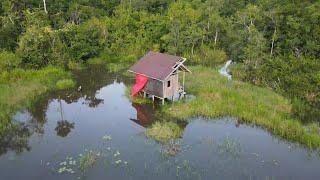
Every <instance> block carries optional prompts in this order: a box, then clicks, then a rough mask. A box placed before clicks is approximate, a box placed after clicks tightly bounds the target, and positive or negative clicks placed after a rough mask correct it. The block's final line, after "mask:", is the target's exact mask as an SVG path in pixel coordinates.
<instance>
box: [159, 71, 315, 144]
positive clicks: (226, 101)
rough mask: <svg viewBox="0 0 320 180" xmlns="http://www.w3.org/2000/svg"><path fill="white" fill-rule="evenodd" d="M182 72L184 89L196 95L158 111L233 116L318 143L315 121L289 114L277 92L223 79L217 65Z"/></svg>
mask: <svg viewBox="0 0 320 180" xmlns="http://www.w3.org/2000/svg"><path fill="white" fill-rule="evenodd" d="M191 70H192V72H193V73H192V74H190V75H188V76H186V91H187V92H188V93H189V94H193V95H195V96H196V98H195V99H194V100H192V101H190V102H178V103H174V104H167V105H165V106H164V108H163V109H162V113H165V114H167V115H168V116H171V117H173V118H178V119H182V120H187V119H189V118H191V117H198V116H203V117H207V118H216V117H221V116H234V117H237V118H239V119H241V120H242V121H244V122H247V123H253V124H255V125H259V126H261V127H264V128H266V129H267V130H269V131H271V132H272V133H274V134H276V135H278V136H280V137H282V138H284V139H287V140H291V141H294V142H299V143H301V144H303V145H306V146H308V147H309V148H319V147H320V134H319V124H317V123H313V124H308V125H303V124H302V123H301V122H300V121H298V120H297V119H294V118H292V117H291V104H290V102H289V100H288V99H286V98H284V97H283V96H280V95H279V94H277V93H275V92H273V91H271V90H269V89H266V88H260V87H257V86H254V85H251V84H248V83H243V82H240V81H236V80H227V79H226V78H225V77H222V76H221V75H219V73H218V71H217V69H211V68H206V67H200V66H195V67H192V68H191Z"/></svg>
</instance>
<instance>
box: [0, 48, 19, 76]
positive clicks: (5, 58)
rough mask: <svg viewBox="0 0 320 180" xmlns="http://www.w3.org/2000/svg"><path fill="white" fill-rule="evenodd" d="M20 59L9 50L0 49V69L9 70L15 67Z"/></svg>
mask: <svg viewBox="0 0 320 180" xmlns="http://www.w3.org/2000/svg"><path fill="white" fill-rule="evenodd" d="M20 63H21V59H20V58H19V57H17V56H16V55H15V54H14V53H12V52H9V51H0V71H9V70H13V69H14V68H17V67H18V66H19V65H20Z"/></svg>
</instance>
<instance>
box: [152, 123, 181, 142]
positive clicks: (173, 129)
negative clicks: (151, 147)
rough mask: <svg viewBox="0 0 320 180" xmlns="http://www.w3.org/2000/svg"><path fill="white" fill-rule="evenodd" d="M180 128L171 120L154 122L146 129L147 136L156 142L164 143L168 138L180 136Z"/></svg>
mask: <svg viewBox="0 0 320 180" xmlns="http://www.w3.org/2000/svg"><path fill="white" fill-rule="evenodd" d="M182 132H183V131H182V130H181V128H180V127H179V126H178V125H177V124H175V123H173V122H155V123H154V124H153V125H152V126H151V127H150V128H148V129H147V133H146V134H147V136H148V137H150V138H153V139H155V140H156V141H158V142H161V143H166V142H168V141H169V140H170V139H177V138H180V137H181V135H182Z"/></svg>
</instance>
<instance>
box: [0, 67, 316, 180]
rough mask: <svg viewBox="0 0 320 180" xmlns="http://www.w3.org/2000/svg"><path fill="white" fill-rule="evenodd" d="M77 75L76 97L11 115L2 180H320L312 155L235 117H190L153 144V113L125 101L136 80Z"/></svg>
mask: <svg viewBox="0 0 320 180" xmlns="http://www.w3.org/2000/svg"><path fill="white" fill-rule="evenodd" d="M74 76H75V78H76V79H77V82H78V85H81V86H82V91H81V92H78V91H76V90H70V91H58V92H52V93H49V94H46V95H44V96H42V97H40V98H39V100H37V101H36V102H35V104H34V106H33V107H32V108H30V109H25V110H22V111H19V112H17V113H16V114H15V116H14V117H13V120H14V121H15V122H16V123H17V128H15V131H14V132H12V134H10V135H9V136H8V139H7V140H6V141H2V142H1V143H2V144H1V149H0V153H1V155H0V173H1V176H0V179H3V180H11V179H12V180H20V179H23V180H28V179H32V180H35V179H46V180H50V179H90V180H91V179H93V180H96V179H97V180H98V179H99V180H100V179H137V180H138V179H159V180H160V179H161V180H162V179H192V180H194V179H271V178H273V179H319V178H320V171H319V170H320V158H319V156H318V155H317V154H316V153H313V152H310V151H309V150H307V149H305V148H303V147H300V146H298V145H296V144H293V143H289V142H286V141H284V140H281V139H278V138H277V137H274V136H272V135H271V134H270V133H268V132H267V131H265V130H263V129H261V128H258V127H255V126H250V125H246V124H239V123H237V119H235V118H229V117H225V118H220V119H216V120H206V119H203V118H196V119H192V120H191V121H190V122H189V123H181V124H179V126H180V127H181V128H182V129H183V134H182V137H181V138H180V139H178V140H172V141H170V142H169V143H167V144H161V143H158V142H156V141H154V140H153V139H151V138H148V137H146V134H145V132H146V127H148V126H150V124H151V123H152V120H153V119H154V108H156V107H153V106H152V105H138V104H132V103H131V102H130V100H129V99H128V98H127V97H126V96H125V91H126V84H128V83H129V82H133V81H134V80H133V79H128V78H124V77H121V76H117V75H112V74H108V73H107V72H105V71H104V70H102V69H96V68H94V69H88V70H83V71H81V72H75V73H74ZM79 167H80V168H79Z"/></svg>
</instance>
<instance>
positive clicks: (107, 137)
mask: <svg viewBox="0 0 320 180" xmlns="http://www.w3.org/2000/svg"><path fill="white" fill-rule="evenodd" d="M102 139H103V140H104V141H110V140H112V138H111V136H110V135H104V136H103V137H102Z"/></svg>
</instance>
